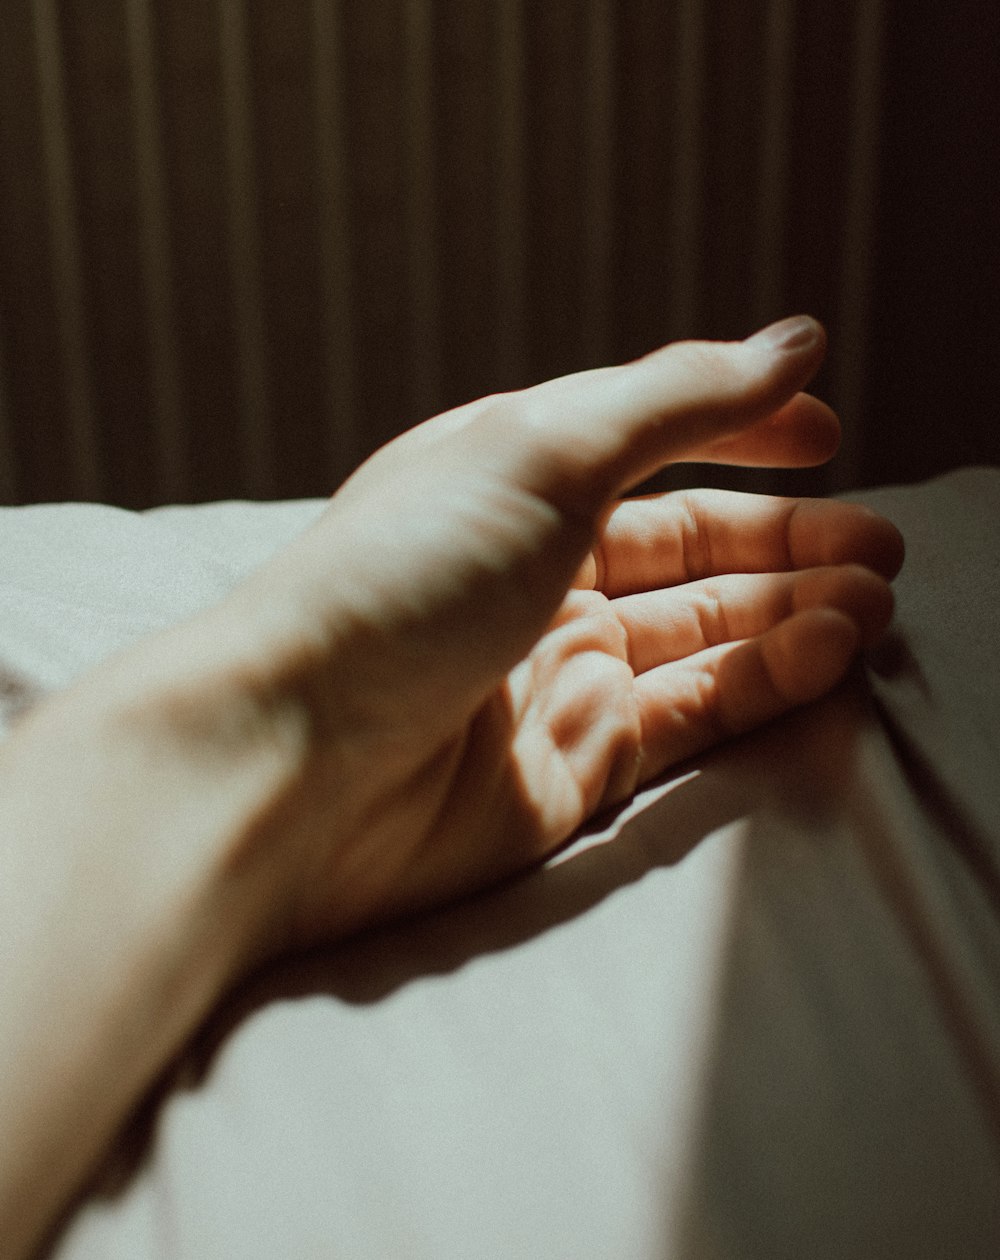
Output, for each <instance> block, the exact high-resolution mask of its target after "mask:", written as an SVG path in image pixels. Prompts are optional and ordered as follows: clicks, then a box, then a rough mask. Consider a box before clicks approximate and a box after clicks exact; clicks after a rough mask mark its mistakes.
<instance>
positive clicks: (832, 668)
mask: <svg viewBox="0 0 1000 1260" xmlns="http://www.w3.org/2000/svg"><path fill="white" fill-rule="evenodd" d="M766 639H767V640H768V641H767V643H766V646H765V652H766V653H767V655H768V656H769V657H770V659H769V661H768V666H769V671H770V674H771V677H772V679H774V680H775V683H776V685H777V687H778V689H779V690H780V691H781V693H782V695H783V696H784V697H785V699H786V701H787V702H788V704H789V705H790V706H792V705H798V704H807V703H809V701H811V700H817V699H819V697H820V696H823V695H825V694H826V693H827V692H828V691H830V690H831V689H832V688H833V687H835V686H836V685H837V683H839V682H840V681H841V679H842V678H843V677H844V675H845V674H846V673H847V671H848V669H849V668H850V666H851V663H852V662H853V661H854V659H855V657H856V656H857V655H858V653H859V651H860V650H861V646H862V632H861V629H860V627H859V626H858V625H857V623H856V622H855V621H854V619H853V618H852V617H850V616H848V614H847V613H845V612H842V611H841V610H840V609H837V608H811V609H808V610H807V611H805V612H800V613H796V614H794V615H793V616H791V617H789V618H788V620H787V621H785V622H783V623H782V624H781V625H780V626H778V627H776V629H775V630H774V631H773V632H772V634H771V635H770V636H766Z"/></svg>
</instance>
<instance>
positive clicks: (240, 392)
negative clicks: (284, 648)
mask: <svg viewBox="0 0 1000 1260" xmlns="http://www.w3.org/2000/svg"><path fill="white" fill-rule="evenodd" d="M998 66H1000V5H995V4H986V3H981V2H980V3H978V4H976V3H970V2H968V0H965V2H962V0H959V2H958V3H952V4H949V5H947V6H944V5H931V4H924V3H913V2H911V3H904V0H876V2H874V3H872V0H867V2H865V0H844V2H843V3H838V4H830V3H829V0H802V2H801V3H795V0H761V2H760V3H749V4H748V3H746V0H672V2H671V0H662V2H659V3H654V2H653V0H621V2H620V3H617V4H615V3H613V0H551V2H546V3H541V2H536V3H529V2H527V0H364V2H362V0H356V2H351V0H341V2H340V3H338V2H336V0H170V2H169V3H168V0H62V2H61V3H60V2H59V0H5V3H4V14H3V20H2V34H0V501H4V502H9V503H17V502H29V501H39V500H62V499H74V498H75V499H81V498H82V499H89V498H93V499H102V500H105V501H110V502H113V503H118V504H121V505H123V506H131V507H143V506H149V505H152V504H156V503H162V502H181V501H198V500H204V499H213V498H231V497H244V496H248V497H292V496H305V495H322V494H326V493H328V492H329V491H331V490H332V489H333V488H335V486H336V485H337V484H338V483H339V481H340V480H342V478H343V477H344V476H345V475H346V474H347V473H348V472H349V471H350V469H351V468H352V467H354V466H355V465H356V463H357V462H358V461H359V460H360V459H361V458H363V456H364V455H365V454H366V453H367V452H369V451H370V450H372V449H373V448H374V447H376V446H377V445H379V444H381V443H382V442H384V441H385V440H387V439H388V438H389V437H391V436H392V435H393V434H394V433H396V432H398V431H400V429H402V428H404V427H406V426H407V425H409V424H412V423H414V422H415V421H417V420H419V419H421V418H423V417H424V416H427V415H430V414H433V413H434V412H436V411H438V410H441V409H443V408H445V407H447V406H451V405H454V404H456V403H459V402H462V401H465V400H467V399H469V398H472V397H476V396H478V395H481V394H484V393H488V392H491V391H494V390H498V389H508V388H513V387H517V386H520V385H525V384H529V383H531V382H533V381H536V380H539V379H543V378H545V377H548V376H552V375H556V374H559V373H562V372H567V371H572V370H576V369H579V368H583V367H587V366H592V365H595V364H598V363H605V362H610V361H617V360H621V359H625V358H629V357H633V356H635V355H637V354H639V353H642V352H643V351H645V350H647V349H650V348H652V347H653V346H654V345H656V344H658V343H660V342H661V341H664V340H669V339H673V338H676V337H682V336H709V337H734V336H742V335H744V334H746V333H748V332H750V331H752V329H753V328H754V327H756V326H758V325H759V324H761V323H763V322H765V321H766V320H769V319H772V318H776V317H779V316H782V315H785V314H789V313H792V312H794V311H799V310H807V311H811V312H813V313H814V314H816V315H818V316H819V317H820V318H822V319H823V320H824V321H825V322H826V323H827V325H828V328H829V330H830V334H831V346H832V349H831V356H830V360H829V363H828V366H827V367H826V368H825V369H824V372H823V376H822V377H821V379H820V381H819V382H818V385H817V388H818V391H819V392H820V393H822V394H823V396H825V397H826V398H828V399H829V400H830V401H831V402H832V403H833V404H834V405H835V406H837V407H838V408H839V409H840V411H841V413H842V416H843V419H844V423H845V430H846V436H845V443H844V448H843V451H842V453H841V454H840V455H839V456H838V457H837V460H836V461H835V462H834V463H833V464H832V465H831V466H830V468H829V469H828V470H825V471H823V472H820V473H803V474H787V473H783V474H773V473H752V474H732V475H727V474H725V473H722V474H719V473H714V472H713V473H711V474H709V475H710V477H711V479H712V480H714V481H717V482H721V483H723V484H739V485H748V486H750V487H752V488H757V489H768V490H771V489H773V490H779V491H783V492H784V491H787V492H799V491H806V492H823V491H827V490H843V489H849V488H851V487H857V486H862V485H870V484H876V483H884V482H889V481H900V480H916V479H921V478H924V477H928V476H931V475H933V474H935V473H937V472H941V471H944V470H945V469H947V468H949V467H953V466H956V465H959V464H965V463H971V462H992V463H1000V439H998V436H997V417H996V398H997V395H998V390H1000V352H998V349H997V329H998V327H1000V319H998V315H1000V265H998V264H1000V256H998V244H997V220H998V194H1000V174H998V171H1000V164H998V153H997V148H998V144H997V137H998V134H1000V130H998V128H1000V102H998V96H1000V72H998ZM702 475H703V470H678V471H675V472H673V473H671V474H670V475H669V476H668V477H667V478H666V479H665V481H664V482H663V484H680V483H683V482H685V481H689V480H693V479H696V478H700V477H701V476H702Z"/></svg>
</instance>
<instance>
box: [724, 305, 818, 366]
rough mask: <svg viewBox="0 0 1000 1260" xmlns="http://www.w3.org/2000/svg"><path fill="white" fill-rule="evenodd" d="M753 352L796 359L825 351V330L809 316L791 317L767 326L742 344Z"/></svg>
mask: <svg viewBox="0 0 1000 1260" xmlns="http://www.w3.org/2000/svg"><path fill="white" fill-rule="evenodd" d="M744 344H746V345H747V346H750V347H751V348H752V349H754V350H767V351H769V352H770V353H778V354H787V355H792V356H796V357H802V356H806V355H814V354H817V353H820V352H825V351H826V329H825V328H824V327H823V325H822V324H821V323H820V322H819V320H818V319H814V318H813V317H812V316H811V315H791V316H789V317H788V318H787V319H780V320H778V321H777V322H776V323H774V324H768V326H767V327H766V328H762V329H761V330H760V331H759V332H756V333H754V334H753V336H752V337H748V338H747V339H746V342H745V343H744Z"/></svg>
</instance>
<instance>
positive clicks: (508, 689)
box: [0, 321, 902, 1256]
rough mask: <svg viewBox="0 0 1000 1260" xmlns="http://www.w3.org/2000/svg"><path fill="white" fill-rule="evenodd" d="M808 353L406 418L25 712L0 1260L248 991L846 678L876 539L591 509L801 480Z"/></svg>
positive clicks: (13, 877)
mask: <svg viewBox="0 0 1000 1260" xmlns="http://www.w3.org/2000/svg"><path fill="white" fill-rule="evenodd" d="M783 340H784V341H785V342H787V343H789V344H787V345H785V346H784V347H782V344H781V343H782V341H783ZM823 352H824V337H823V334H822V330H821V329H820V328H819V327H818V325H816V324H815V323H813V322H811V321H800V322H798V323H788V324H782V325H779V326H777V327H776V328H775V329H771V330H767V331H765V333H763V334H760V335H758V337H756V338H753V339H751V340H749V341H747V342H742V343H733V344H725V345H722V344H717V345H715V344H708V343H687V344H682V345H677V346H672V347H668V348H666V349H664V350H661V351H658V352H656V353H655V354H653V355H650V356H647V357H646V358H645V359H642V360H639V361H637V362H636V363H634V364H630V365H626V366H624V367H620V368H611V369H603V370H601V371H598V372H590V373H584V374H581V375H578V376H573V377H567V378H564V379H563V380H559V381H552V382H548V383H546V384H545V385H542V386H538V387H536V388H534V389H532V390H526V391H524V392H522V393H519V394H511V395H505V396H502V397H497V398H492V399H484V400H482V401H480V402H477V403H473V404H471V405H470V406H468V407H465V408H461V409H459V410H458V411H455V412H451V413H448V414H447V415H445V416H441V417H437V418H436V419H434V420H431V421H428V422H427V423H426V424H425V425H422V426H420V427H418V428H417V429H415V430H413V431H411V432H410V433H408V434H406V435H404V437H402V438H400V439H398V440H397V441H396V442H393V443H391V444H390V445H389V446H388V447H386V448H384V449H383V450H382V451H381V452H379V453H377V454H376V455H375V456H374V457H373V458H372V459H371V460H369V461H368V463H367V464H365V465H364V466H363V467H362V468H361V469H359V470H358V472H357V473H356V474H355V475H354V476H353V477H352V478H351V479H350V480H349V481H348V482H347V483H346V484H345V485H344V486H343V487H342V489H341V490H340V491H338V493H337V494H336V495H335V496H334V497H333V499H332V500H331V502H330V505H329V507H328V508H327V510H326V512H325V513H324V514H323V516H322V517H321V518H320V520H319V521H318V522H317V524H316V525H315V526H314V527H313V528H312V529H310V530H309V531H307V532H306V533H305V534H304V535H303V536H302V537H301V538H300V539H298V540H297V541H296V542H295V543H293V544H292V545H291V546H290V547H289V548H287V549H286V550H285V551H284V552H282V553H281V554H280V555H279V556H278V557H277V558H276V559H275V560H274V561H272V562H271V563H270V564H268V565H267V566H265V567H264V568H263V569H262V570H260V571H259V573H257V574H256V575H255V576H254V577H253V578H252V579H251V580H250V581H248V582H247V583H245V584H244V585H243V586H241V587H240V588H238V589H237V590H236V591H234V592H233V593H232V595H231V596H230V597H229V598H227V599H226V600H225V601H224V602H223V603H222V604H220V605H219V606H217V607H216V608H214V609H212V610H210V611H209V612H206V613H204V614H202V615H201V616H199V617H197V618H195V619H193V620H192V621H189V622H187V623H185V624H184V625H182V626H178V627H177V628H175V629H173V630H171V631H169V632H168V633H166V634H163V635H160V636H157V637H156V638H154V639H150V640H147V641H144V642H143V643H140V644H137V645H136V646H135V647H134V648H132V649H131V650H129V651H128V652H126V653H124V654H123V655H121V656H120V657H118V658H117V659H116V660H114V661H112V662H109V663H108V664H107V665H106V666H104V667H103V668H102V669H100V670H98V671H96V672H95V673H94V674H92V675H91V676H89V677H88V678H86V679H84V680H82V681H81V683H79V684H78V685H77V686H76V687H74V688H72V689H71V690H70V691H68V692H66V693H65V694H64V695H62V696H60V697H56V698H54V699H52V700H50V701H48V702H47V703H46V704H44V705H42V706H40V707H39V708H38V709H37V710H36V711H35V712H33V713H32V714H31V715H30V716H29V717H28V719H26V720H25V721H24V722H23V724H22V726H21V727H20V728H19V730H18V732H17V734H16V735H15V737H14V738H13V739H11V740H10V741H9V742H8V744H7V745H6V746H5V747H4V748H3V749H0V800H2V801H3V802H4V805H5V809H4V812H3V822H2V823H0V845H2V848H0V860H2V863H3V867H2V869H3V874H4V878H3V881H2V884H3V892H2V893H0V903H2V904H0V962H2V966H3V969H4V975H5V977H6V982H5V987H4V990H3V995H2V997H0V1002H2V1010H0V1029H2V1032H0V1039H2V1047H0V1055H2V1057H3V1061H4V1064H5V1068H6V1067H7V1066H9V1069H10V1070H5V1073H4V1074H3V1079H2V1084H0V1117H3V1119H2V1120H0V1124H2V1126H3V1133H2V1135H0V1136H2V1142H0V1152H2V1154H0V1237H2V1238H3V1240H4V1243H5V1246H4V1254H5V1255H11V1256H19V1255H26V1254H29V1253H30V1249H31V1247H32V1246H33V1245H35V1244H36V1243H37V1241H38V1240H39V1238H41V1237H42V1236H43V1235H44V1231H45V1230H46V1228H47V1227H48V1226H49V1225H50V1224H51V1221H52V1220H53V1218H54V1216H55V1215H56V1214H57V1213H58V1211H59V1210H60V1208H61V1207H62V1206H63V1205H64V1203H65V1202H66V1200H67V1198H68V1197H69V1196H70V1195H71V1194H72V1193H73V1192H74V1190H75V1189H76V1188H77V1187H78V1186H79V1185H80V1183H81V1182H82V1180H83V1179H84V1178H85V1177H86V1175H87V1173H88V1171H89V1170H90V1169H91V1168H92V1167H93V1166H94V1163H95V1161H96V1160H97V1159H99V1157H100V1154H101V1152H102V1150H103V1148H104V1147H105V1146H106V1144H107V1143H108V1142H109V1141H110V1140H111V1138H112V1137H113V1135H114V1133H115V1131H116V1128H117V1126H118V1125H120V1123H121V1121H122V1119H123V1118H124V1116H125V1115H126V1114H127V1111H128V1109H129V1108H130V1107H131V1106H132V1105H133V1104H134V1103H135V1101H136V1099H137V1098H138V1097H139V1096H140V1095H141V1094H142V1092H143V1091H144V1090H145V1089H146V1088H148V1086H149V1085H150V1083H151V1081H152V1080H153V1079H154V1078H155V1076H156V1074H157V1073H158V1072H159V1071H160V1070H162V1068H163V1066H164V1065H165V1064H166V1063H167V1062H168V1061H169V1059H170V1056H171V1055H172V1054H174V1053H175V1052H176V1050H177V1049H178V1047H179V1046H180V1045H181V1044H182V1043H183V1041H184V1040H185V1039H186V1038H187V1037H188V1036H190V1034H191V1033H192V1031H193V1030H194V1029H195V1028H196V1027H197V1025H198V1024H199V1022H200V1021H201V1020H202V1019H203V1018H204V1016H205V1015H206V1013H207V1012H208V1011H209V1010H210V1009H211V1007H212V1005H213V1004H214V1003H215V1002H217V1001H218V999H219V997H220V996H221V995H222V993H223V992H224V991H225V990H226V988H227V987H229V986H230V985H231V984H232V983H234V982H235V981H236V980H238V979H239V978H240V977H241V976H242V975H243V974H245V973H246V971H247V970H248V969H250V968H252V967H254V966H257V965H259V964H260V963H262V962H264V961H266V960H267V959H269V958H273V957H275V956H277V955H280V954H283V953H287V952H289V951H295V950H299V949H302V948H305V947H309V946H312V945H315V944H317V943H331V942H335V941H337V940H338V939H342V938H343V937H344V936H346V935H349V934H351V933H354V932H357V931H359V930H362V929H365V928H367V927H370V926H372V925H375V924H378V923H381V922H384V921H386V920H388V919H392V918H395V917H398V916H400V915H403V914H409V913H413V912H416V911H420V910H423V909H426V908H428V907H430V906H433V905H438V904H441V903H443V902H446V901H448V900H450V899H453V898H455V897H458V896H462V895H465V894H467V893H469V892H472V891H475V890H476V889H479V888H482V887H485V886H487V885H489V884H491V883H493V882H495V881H497V880H498V879H501V878H504V877H507V876H509V875H511V874H513V873H515V872H517V871H519V870H522V869H525V868H527V867H530V866H531V865H533V864H535V863H537V862H539V861H541V860H542V859H544V857H545V856H546V855H548V854H550V853H551V852H553V851H554V850H555V849H556V848H557V847H559V846H560V845H561V844H563V843H564V842H565V841H566V840H567V838H568V837H570V836H571V835H572V833H573V832H574V831H575V830H576V829H577V828H578V827H579V826H580V824H581V823H583V822H584V821H585V820H586V819H587V818H588V817H589V816H590V815H591V814H593V813H594V812H595V811H596V810H598V809H600V808H603V807H604V806H607V805H609V804H614V803H616V802H619V801H624V800H626V799H627V798H628V797H629V795H630V794H631V793H632V792H633V791H634V790H635V789H636V787H637V786H639V785H640V784H641V783H644V782H646V781H647V780H649V779H650V778H652V777H654V776H656V775H658V774H660V773H661V772H662V771H664V770H665V769H667V768H668V767H669V766H671V765H673V764H675V763H677V762H678V761H680V760H683V759H684V758H686V757H688V756H690V755H692V754H693V753H696V752H698V751H699V750H703V749H705V748H708V747H710V746H712V745H713V744H716V743H718V742H719V741H721V740H724V739H728V738H731V737H733V736H735V735H738V734H740V733H741V732H744V731H747V730H750V729H753V728H754V727H756V726H759V725H760V724H761V723H763V722H766V721H769V720H771V719H772V718H775V717H777V716H779V715H780V714H781V713H783V712H785V711H787V710H788V709H791V708H793V707H795V706H797V705H800V704H803V703H807V702H809V701H810V700H813V699H815V698H817V697H818V696H820V695H822V694H824V693H825V692H826V691H828V690H829V689H830V688H831V687H833V686H834V685H836V683H837V682H838V681H840V680H841V679H842V678H843V676H844V674H845V673H846V671H847V670H848V668H849V667H850V664H851V662H852V661H853V659H854V658H855V656H856V654H857V652H858V650H859V648H860V647H861V646H862V645H863V644H865V643H868V642H871V641H873V640H874V639H875V638H877V636H878V635H879V634H880V633H881V631H882V630H883V629H884V628H885V626H886V624H887V623H888V620H889V618H890V616H891V611H892V596H891V591H890V588H889V585H888V581H889V580H890V579H891V578H892V577H893V576H894V575H895V573H896V572H897V571H898V568H899V566H900V564H901V563H902V543H901V540H900V538H899V535H898V533H897V532H896V530H895V529H894V528H893V527H892V526H891V525H890V524H888V523H887V522H885V521H883V520H882V519H881V518H879V517H877V516H875V515H873V514H872V513H870V512H868V511H867V510H864V509H861V508H856V507H851V506H848V505H845V504H839V503H820V502H814V501H800V500H792V499H773V498H764V497H756V496H746V495H736V494H727V493H724V492H719V491H715V492H712V491H698V492H690V493H686V494H677V495H667V496H659V497H654V498H648V499H640V500H629V501H626V502H621V501H620V496H621V494H622V493H623V492H624V491H625V490H626V489H627V488H629V487H630V486H632V485H635V484H637V483H638V482H639V481H641V480H642V479H643V478H644V477H645V476H647V475H648V474H649V473H650V472H652V471H653V470H654V469H656V468H658V467H660V466H662V465H664V464H666V463H669V462H671V461H676V460H692V459H698V460H707V461H715V462H721V463H733V464H741V463H742V464H769V465H775V466H790V467H791V466H797V465H808V464H814V463H819V462H822V461H824V460H825V459H827V458H829V456H830V455H831V454H832V453H833V450H834V449H835V447H836V443H837V437H838V426H837V422H836V418H835V417H834V416H833V414H832V413H831V412H830V411H829V409H828V408H826V407H825V406H824V405H823V404H822V403H820V402H818V401H817V400H816V399H814V398H811V397H810V396H808V395H806V394H802V393H800V392H799V391H800V390H802V389H803V388H804V387H805V385H806V384H807V382H808V380H809V379H810V377H811V376H812V375H813V373H814V372H815V370H816V369H817V367H818V366H819V363H820V362H821V360H822V356H823ZM66 1028H72V1029H73V1030H74V1032H73V1035H72V1037H67V1036H65V1035H64V1033H63V1030H65V1029H66Z"/></svg>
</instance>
